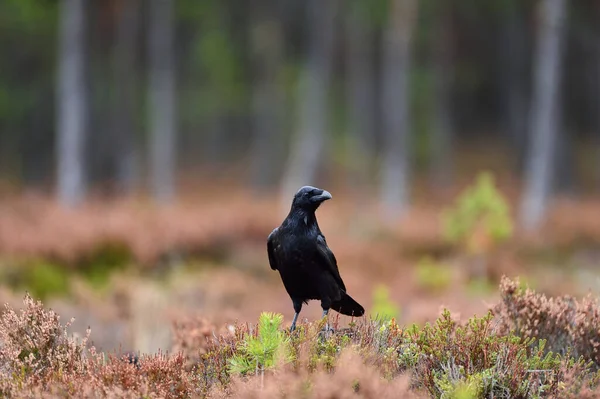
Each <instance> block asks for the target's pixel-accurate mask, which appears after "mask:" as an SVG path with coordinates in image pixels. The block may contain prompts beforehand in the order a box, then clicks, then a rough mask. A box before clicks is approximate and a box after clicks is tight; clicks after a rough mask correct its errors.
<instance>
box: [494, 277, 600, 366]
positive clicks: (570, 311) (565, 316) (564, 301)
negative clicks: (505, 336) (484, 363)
mask: <svg viewBox="0 0 600 399" xmlns="http://www.w3.org/2000/svg"><path fill="white" fill-rule="evenodd" d="M500 293H501V297H502V301H501V302H500V303H499V304H498V305H496V306H495V307H494V313H495V314H496V317H497V319H498V322H499V327H500V328H501V329H502V332H503V333H509V332H511V331H513V332H514V333H515V334H516V335H518V336H521V337H526V338H530V337H538V338H543V339H545V340H546V341H547V346H546V347H547V349H548V350H549V351H552V352H555V353H560V354H566V353H569V352H570V353H571V354H572V355H573V356H575V357H580V356H582V357H583V358H584V359H586V360H588V361H592V362H594V365H595V368H596V369H600V303H599V302H598V299H597V298H593V297H591V296H590V295H588V296H586V297H584V298H583V299H581V300H577V299H575V298H572V297H570V296H561V297H557V298H547V297H546V296H545V295H543V294H540V293H536V292H535V291H533V290H531V289H528V288H527V289H524V288H520V286H519V282H518V281H517V280H510V279H508V278H507V277H503V278H502V281H501V283H500Z"/></svg>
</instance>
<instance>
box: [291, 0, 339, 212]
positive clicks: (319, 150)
mask: <svg viewBox="0 0 600 399" xmlns="http://www.w3.org/2000/svg"><path fill="white" fill-rule="evenodd" d="M337 3H338V2H337V0H307V1H306V2H305V7H306V11H307V14H308V18H307V22H308V23H307V26H309V27H310V28H309V29H307V41H308V44H307V47H308V51H307V54H306V63H305V66H304V69H303V71H302V73H301V77H300V82H299V86H298V88H299V99H298V101H299V107H300V109H299V117H300V120H299V122H298V124H299V127H298V130H297V132H296V134H295V135H294V137H293V139H292V148H291V154H290V157H289V160H288V163H287V165H286V168H285V171H284V177H283V185H282V189H283V193H282V194H283V197H284V198H285V201H283V203H285V206H286V207H287V206H288V205H289V200H288V198H289V197H290V196H291V195H293V193H294V192H295V191H296V190H297V189H298V187H300V186H303V185H307V184H316V182H315V179H316V177H317V171H318V169H319V166H320V165H321V164H322V159H321V157H322V156H323V154H324V149H323V147H324V144H325V136H326V134H327V129H328V124H327V122H328V118H327V115H328V111H329V108H328V106H327V103H328V101H327V98H328V91H329V87H330V81H331V72H332V71H331V68H332V59H333V54H332V53H333V39H334V30H335V21H334V15H335V12H336V8H337V5H338V4H337Z"/></svg>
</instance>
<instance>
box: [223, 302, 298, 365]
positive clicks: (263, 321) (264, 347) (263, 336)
mask: <svg viewBox="0 0 600 399" xmlns="http://www.w3.org/2000/svg"><path fill="white" fill-rule="evenodd" d="M282 322H283V316H282V315H281V314H274V313H262V314H261V315H260V318H259V319H258V331H257V332H256V334H252V333H247V334H246V335H245V336H244V338H243V341H242V342H241V344H240V345H238V348H237V352H236V354H235V355H234V356H233V357H232V358H231V359H230V360H229V364H230V371H231V372H232V373H235V374H242V375H245V374H248V373H252V372H254V373H255V374H258V373H259V372H260V373H264V371H265V370H269V369H272V368H274V367H275V365H276V364H277V363H278V362H279V361H281V362H284V363H285V362H289V361H290V360H291V359H290V348H289V345H290V343H289V338H288V337H286V336H285V334H284V333H283V332H282V331H280V330H279V327H280V326H281V323H282Z"/></svg>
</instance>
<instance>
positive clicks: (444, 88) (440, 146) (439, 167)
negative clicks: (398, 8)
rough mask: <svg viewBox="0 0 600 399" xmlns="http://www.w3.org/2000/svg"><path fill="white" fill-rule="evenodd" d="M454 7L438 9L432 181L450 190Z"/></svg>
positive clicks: (434, 40)
mask: <svg viewBox="0 0 600 399" xmlns="http://www.w3.org/2000/svg"><path fill="white" fill-rule="evenodd" d="M450 11H451V9H450V3H448V2H440V3H439V4H436V5H435V9H434V11H433V12H434V21H435V23H434V25H433V28H432V29H433V37H432V45H431V46H432V48H431V51H432V53H433V54H432V63H433V128H432V134H431V171H430V173H431V178H432V182H433V183H434V186H435V187H447V186H448V185H449V184H450V183H451V179H452V175H453V171H452V170H453V163H452V143H453V140H452V138H453V126H452V118H451V111H452V105H451V98H450V85H451V79H452V72H453V71H452V45H453V43H452V15H451V13H450Z"/></svg>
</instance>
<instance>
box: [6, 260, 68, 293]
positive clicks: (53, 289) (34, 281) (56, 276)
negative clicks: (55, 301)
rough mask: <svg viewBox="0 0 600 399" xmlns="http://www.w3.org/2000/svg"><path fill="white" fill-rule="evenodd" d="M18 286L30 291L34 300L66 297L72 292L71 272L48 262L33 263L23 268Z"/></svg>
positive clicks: (37, 261)
mask: <svg viewBox="0 0 600 399" xmlns="http://www.w3.org/2000/svg"><path fill="white" fill-rule="evenodd" d="M16 280H17V286H18V287H19V288H21V289H25V290H26V291H29V292H30V293H31V295H32V296H33V297H34V298H37V299H41V300H44V299H47V298H49V297H51V296H53V295H64V294H66V293H68V292H69V290H70V279H69V271H68V270H67V269H65V268H64V267H62V266H60V265H56V264H54V263H51V262H48V261H39V260H36V261H32V262H28V264H26V265H23V266H22V272H21V274H20V276H17V278H16Z"/></svg>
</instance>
